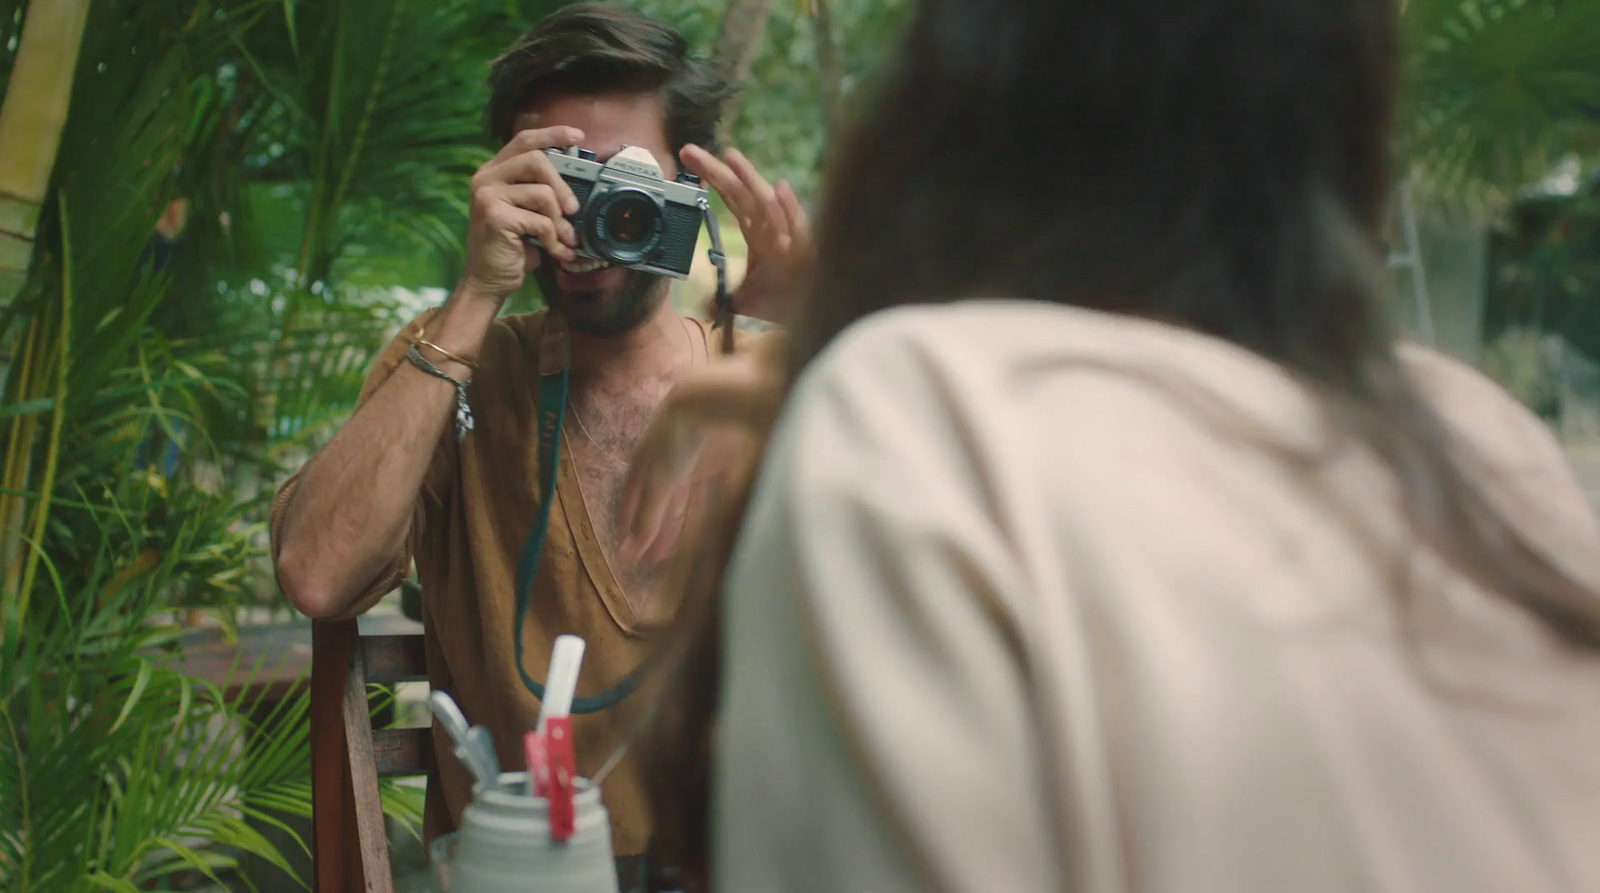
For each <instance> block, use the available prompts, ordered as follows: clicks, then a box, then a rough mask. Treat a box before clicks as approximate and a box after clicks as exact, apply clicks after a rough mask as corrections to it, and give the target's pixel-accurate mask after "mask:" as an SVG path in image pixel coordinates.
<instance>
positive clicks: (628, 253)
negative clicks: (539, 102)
mask: <svg viewBox="0 0 1600 893" xmlns="http://www.w3.org/2000/svg"><path fill="white" fill-rule="evenodd" d="M545 153H546V154H548V155H549V156H550V162H551V163H552V164H554V165H555V168H556V172H557V173H559V174H560V175H561V179H563V180H565V181H567V185H568V186H569V187H571V188H572V193H573V195H574V196H576V197H577V199H578V213H576V214H574V215H572V216H571V217H570V218H569V219H570V220H571V221H572V225H573V228H574V229H576V230H577V232H578V247H577V254H578V256H579V257H585V258H589V259H591V260H599V261H604V262H606V263H609V264H616V265H618V266H623V267H630V268H632V269H635V270H643V271H644V272H646V273H655V274H657V275H660V276H672V277H675V278H677V279H686V278H688V276H689V267H690V265H691V264H692V263H693V261H694V248H695V243H696V241H697V240H698V239H699V236H700V225H701V223H702V221H704V219H705V208H706V207H708V205H707V200H708V199H707V193H706V190H705V189H702V188H701V187H700V178H699V177H697V176H695V175H694V174H691V173H688V172H684V173H680V174H678V177H677V179H676V180H668V179H666V178H665V177H664V176H663V175H662V173H661V165H659V164H657V163H656V159H655V156H654V155H651V154H650V152H649V150H647V149H643V148H641V147H639V146H624V147H623V148H622V150H621V151H619V152H618V153H617V154H615V155H613V156H611V157H610V158H609V159H607V160H606V161H605V163H603V164H602V163H600V162H599V161H596V160H595V154H594V153H593V152H591V151H589V150H587V149H579V148H576V147H573V148H570V149H565V150H562V149H546V150H545ZM525 241H526V242H527V243H529V244H533V245H537V244H539V240H538V238H537V237H534V236H527V237H525Z"/></svg>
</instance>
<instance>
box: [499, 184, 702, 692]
mask: <svg viewBox="0 0 1600 893" xmlns="http://www.w3.org/2000/svg"><path fill="white" fill-rule="evenodd" d="M700 212H701V215H702V217H703V220H704V223H705V227H706V229H707V231H708V234H709V235H710V237H711V246H710V250H709V251H707V255H708V256H709V257H710V260H711V264H712V266H713V267H715V268H716V273H717V291H716V304H715V307H716V322H715V325H714V328H725V330H724V332H723V341H722V350H723V352H724V353H732V352H733V298H732V296H731V295H730V294H729V292H728V268H727V261H726V256H725V255H724V254H723V250H722V234H721V232H719V230H718V228H717V217H716V214H715V213H713V212H712V210H711V203H710V202H709V201H707V200H706V199H705V198H703V197H702V198H701V200H700ZM550 348H554V349H555V352H556V353H558V354H559V356H547V355H546V351H547V350H548V349H550ZM557 360H559V362H556V361H557ZM570 365H571V364H570V363H569V362H568V356H567V343H566V334H565V332H563V333H562V335H561V336H560V341H559V342H552V340H551V339H548V338H547V339H545V342H544V343H543V344H542V345H541V346H540V357H539V367H540V368H539V397H538V401H539V405H538V407H537V412H538V415H539V509H538V513H537V514H535V515H534V518H533V526H532V527H530V528H529V529H528V536H527V538H526V539H524V540H523V541H522V554H521V556H520V557H519V558H518V559H517V579H516V587H517V588H516V598H517V619H516V629H515V631H514V632H513V633H512V639H513V644H514V648H513V653H514V654H515V655H516V661H517V674H518V675H520V676H521V677H522V684H523V686H524V687H526V688H527V689H528V691H529V692H531V693H532V694H533V696H534V697H536V698H538V699H539V700H540V701H541V702H542V701H543V700H544V685H543V684H541V683H539V682H537V681H535V680H534V678H533V677H532V676H529V675H528V669H527V667H526V666H525V665H524V663H523V659H522V627H523V624H524V623H525V621H526V620H527V618H528V605H529V603H530V602H532V600H533V577H534V574H535V573H536V572H538V570H539V556H540V555H542V554H543V553H544V541H545V537H546V536H547V535H548V534H549V532H550V510H551V508H552V507H553V506H554V505H555V498H556V476H557V473H558V471H559V469H560V467H561V425H562V422H564V421H565V420H566V414H567V370H568V367H569V366H570ZM654 657H655V656H654V655H651V656H650V657H647V658H645V660H644V662H643V663H641V664H640V665H639V666H637V667H635V668H634V670H633V672H631V673H629V674H628V675H626V676H624V677H622V680H621V681H619V682H618V683H617V684H616V685H613V686H611V687H610V688H608V689H606V690H605V691H603V692H601V693H599V694H597V695H589V696H587V697H578V698H574V699H573V700H572V712H573V713H575V714H582V713H599V712H600V711H602V710H609V709H610V708H612V707H615V706H616V705H618V704H620V703H622V702H623V701H624V700H625V699H626V698H627V697H628V695H631V694H633V690H634V689H635V688H637V687H638V684H639V677H640V675H641V674H642V673H643V672H644V670H645V668H646V667H647V666H648V665H649V664H650V662H651V661H652V660H654Z"/></svg>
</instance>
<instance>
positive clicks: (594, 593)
mask: <svg viewBox="0 0 1600 893" xmlns="http://www.w3.org/2000/svg"><path fill="white" fill-rule="evenodd" d="M432 313H433V311H429V312H428V313H425V314H423V315H422V316H421V317H419V318H418V320H417V322H420V323H423V324H425V323H426V321H427V319H428V318H430V316H431V314H432ZM544 322H545V312H544V311H542V310H540V311H535V312H533V313H527V314H517V315H510V316H505V317H502V318H501V319H499V320H497V321H496V322H495V323H494V325H493V326H492V327H491V329H490V331H489V334H488V336H487V337H486V338H485V340H484V343H483V348H482V350H481V352H480V356H479V368H478V369H477V370H476V372H474V374H473V378H472V384H471V386H470V387H469V388H468V391H467V396H468V399H469V401H470V403H471V406H472V413H473V417H474V421H475V427H474V428H473V429H472V431H471V432H469V433H468V434H467V437H466V440H465V441H464V442H461V443H460V444H458V443H457V442H456V439H455V430H454V425H453V424H451V425H450V426H448V427H447V428H446V431H445V434H444V436H443V437H442V438H441V440H440V442H439V445H438V447H437V449H436V450H435V452H434V455H433V459H432V462H431V464H430V466H429V468H428V471H427V474H426V477H425V479H424V483H423V486H422V491H421V493H419V494H418V496H417V505H416V513H415V515H414V517H413V520H412V525H411V534H410V537H409V539H408V540H407V542H406V544H405V548H404V549H402V550H401V551H400V552H399V553H397V554H396V555H395V556H394V558H393V560H392V561H391V562H390V563H389V568H388V570H387V571H385V572H384V574H383V575H382V576H381V577H380V578H379V579H377V580H375V581H373V583H372V585H371V586H370V587H369V588H368V589H367V591H366V592H365V593H364V594H363V595H362V596H361V598H360V600H359V603H358V604H357V605H356V606H355V607H354V608H353V609H352V610H351V611H350V612H349V613H350V614H351V615H354V614H357V613H360V612H361V611H364V610H366V609H367V608H369V607H371V605H372V604H373V603H374V602H376V601H377V600H378V599H379V598H381V597H382V596H383V595H384V594H385V593H387V592H389V591H391V590H393V589H394V588H395V587H396V586H398V585H399V584H400V583H401V581H403V580H404V579H405V578H406V576H407V574H408V573H409V571H410V567H411V564H412V559H413V558H415V560H416V568H417V574H418V577H419V579H420V582H421V584H422V591H423V614H424V616H423V624H424V627H425V631H426V632H425V639H426V646H427V657H428V682H429V685H430V687H431V688H432V689H433V690H436V691H444V692H448V693H449V694H450V696H451V697H453V698H454V699H455V700H456V702H457V703H458V704H459V705H460V706H461V710H462V712H463V713H464V714H465V715H466V717H467V719H468V721H470V722H472V723H474V724H482V725H485V726H487V727H488V728H489V730H490V731H491V733H492V734H493V736H494V743H495V748H496V750H497V751H498V752H499V757H500V762H501V765H502V767H503V768H505V769H506V770H507V771H517V770H520V769H522V768H523V765H524V760H523V748H522V735H523V733H524V732H526V731H528V730H530V729H532V728H533V725H534V722H535V720H536V719H537V717H538V712H539V701H538V700H537V699H536V698H534V697H533V695H532V694H530V693H529V692H528V691H527V690H526V688H524V686H523V683H522V680H521V678H520V677H519V676H518V673H517V669H516V664H515V661H514V658H513V654H514V649H513V644H512V628H513V619H514V618H515V616H516V605H515V602H514V600H513V597H512V590H513V588H514V579H515V575H516V566H517V559H518V557H519V555H520V553H521V550H522V542H523V538H524V537H525V536H526V535H527V532H528V527H529V525H530V524H531V523H532V521H533V518H534V515H535V513H536V510H537V509H538V506H539V483H538V482H539V469H538V440H537V438H536V436H535V433H536V412H535V404H536V402H537V394H538V387H539V371H540V367H539V357H538V346H539V341H540V338H541V333H542V329H543V326H544ZM416 324H417V323H415V322H414V323H413V324H412V326H408V329H409V328H411V327H414V326H415V325H416ZM697 325H698V327H699V331H700V332H701V333H702V334H704V335H705V336H706V344H707V346H708V349H707V351H706V354H707V355H708V356H710V357H711V359H712V361H713V362H715V361H717V360H718V358H719V357H720V354H719V353H718V346H719V340H720V337H721V336H720V333H717V334H713V333H712V332H711V331H710V328H709V326H708V325H707V324H706V323H703V322H702V323H697ZM770 337H771V336H764V335H753V334H750V333H746V332H740V333H739V334H738V341H737V343H738V346H739V349H740V350H741V351H743V350H745V349H746V348H748V347H750V346H752V345H754V344H755V343H756V342H757V341H759V340H760V339H763V338H770ZM408 347H409V342H408V341H406V340H405V339H404V338H403V337H402V336H397V337H396V338H395V340H393V341H392V342H390V344H389V345H388V346H387V347H386V348H385V349H384V350H383V352H382V353H381V354H380V355H379V358H378V360H377V361H376V363H375V364H374V366H373V369H372V371H371V372H370V373H369V374H368V376H367V380H366V383H365V385H364V386H363V388H362V394H361V401H363V402H364V401H365V400H366V398H367V397H368V396H370V395H371V394H372V392H373V391H375V390H376V389H377V387H378V386H379V385H380V384H382V382H383V381H384V379H385V378H386V377H387V376H388V375H389V373H390V372H392V371H393V370H394V368H395V367H396V366H397V365H398V364H399V363H401V362H404V360H405V352H406V349H407V348H408ZM696 347H697V348H698V347H699V345H696ZM358 407H359V404H358ZM569 418H570V414H569ZM559 461H560V466H561V467H560V469H559V471H558V473H557V478H556V500H555V504H554V506H552V508H551V513H550V514H551V518H550V529H549V533H548V535H547V538H546V540H545V546H544V554H543V556H542V557H541V560H540V566H539V570H538V573H537V575H536V576H535V578H534V586H533V597H532V601H531V604H530V607H529V610H528V617H527V622H526V624H525V625H524V630H523V654H524V660H525V665H526V669H527V671H528V675H529V676H531V677H533V679H535V680H536V681H539V682H543V681H544V676H545V671H546V668H547V666H548V664H549V660H550V650H551V646H552V643H553V642H554V641H555V638H556V637H557V636H559V635H562V634H565V633H570V634H573V635H577V636H581V637H583V639H584V640H585V641H586V645H587V647H586V649H585V654H584V661H583V672H582V676H581V679H580V681H579V684H578V695H579V696H580V697H581V696H586V695H595V694H599V693H600V692H602V691H604V690H606V689H607V688H609V687H611V686H612V685H613V684H615V683H616V682H617V681H618V680H620V679H622V678H623V677H624V676H626V675H627V674H628V673H630V672H632V671H633V670H634V669H635V668H636V667H638V666H639V664H640V662H641V661H643V660H644V659H645V657H646V656H647V655H649V654H650V652H651V648H652V641H651V636H650V633H651V630H650V629H647V628H646V625H645V624H644V623H643V622H642V620H641V618H639V617H636V616H635V613H634V610H633V608H632V607H630V605H629V602H628V600H627V598H625V597H624V593H623V590H622V587H621V586H620V585H619V584H618V583H617V579H616V577H615V576H614V575H613V573H612V570H611V568H610V567H609V566H608V565H607V563H606V560H605V557H604V555H603V554H602V552H601V549H600V543H599V541H598V540H597V539H596V537H595V531H594V526H593V524H591V523H590V519H589V515H588V512H587V510H586V508H585V506H584V501H583V496H582V494H581V493H580V492H579V489H578V477H577V473H576V470H575V469H574V467H573V460H572V452H571V450H569V449H567V448H566V444H565V440H563V448H562V450H561V456H560V460H559ZM298 479H299V475H298V474H296V475H295V476H293V477H291V478H289V479H288V480H287V481H285V482H284V484H283V486H282V488H281V489H280V490H279V492H278V494H277V498H276V499H275V500H274V502H273V507H272V524H271V531H272V542H273V550H274V557H276V554H277V548H278V543H279V542H280V534H281V531H282V524H283V516H284V513H285V511H286V509H287V507H288V505H289V501H290V500H291V499H292V498H293V496H294V492H295V487H296V483H297V481H298ZM694 524H695V519H691V520H690V529H693V526H694ZM673 595H676V593H673ZM637 707H638V705H636V704H633V703H629V702H625V703H624V704H623V705H622V706H620V707H617V708H613V709H611V710H608V711H604V712H602V713H598V714H590V715H584V716H576V717H574V719H573V731H574V745H575V747H576V750H577V758H578V771H579V773H580V774H581V775H583V776H591V775H592V774H593V773H594V772H595V770H596V769H598V768H599V767H600V765H601V764H602V763H603V762H604V761H605V760H606V758H607V757H609V756H611V754H612V753H613V751H614V750H615V749H616V748H617V746H618V745H620V744H621V743H622V742H623V741H624V740H625V739H626V737H627V735H628V734H629V732H631V731H632V729H633V728H634V727H635V722H636V718H637V714H636V710H637ZM434 728H435V730H434V754H435V758H436V760H437V764H438V777H439V780H440V782H441V785H439V786H438V787H439V788H440V790H436V789H435V786H434V785H431V784H430V785H429V789H428V808H427V828H426V832H427V837H428V839H430V840H431V839H432V838H433V837H434V836H435V835H437V834H440V833H443V832H446V831H449V830H452V829H454V828H455V827H456V826H457V825H458V824H459V822H460V819H461V811H462V810H463V809H464V808H465V807H466V806H467V804H468V803H470V802H471V800H472V778H471V775H470V774H469V773H468V772H467V770H466V768H465V767H464V766H462V765H461V764H460V762H459V761H458V760H457V759H456V758H455V756H454V754H452V753H451V752H450V742H449V740H448V738H447V736H446V735H445V734H444V732H443V730H442V729H440V728H439V727H438V726H437V725H436V726H435V727H434ZM602 793H603V798H604V801H605V804H606V808H607V809H608V810H609V811H610V814H611V825H612V846H613V848H614V850H615V851H616V853H617V854H618V855H619V856H621V855H635V854H639V853H642V852H643V851H644V850H645V848H646V845H647V843H648V841H649V837H650V820H649V817H648V813H647V809H646V804H645V801H644V797H643V792H642V790H641V787H640V781H639V778H638V774H637V771H636V769H635V766H634V764H633V761H632V760H631V759H627V760H624V761H623V763H622V764H621V765H620V766H619V767H618V768H617V769H616V770H615V771H614V772H613V773H612V774H611V775H610V776H609V777H608V778H607V779H606V781H605V783H604V788H603V792H602ZM441 794H442V797H441V796H440V795H441Z"/></svg>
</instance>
